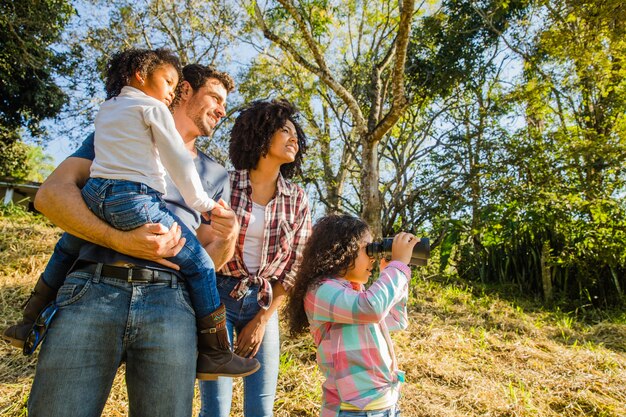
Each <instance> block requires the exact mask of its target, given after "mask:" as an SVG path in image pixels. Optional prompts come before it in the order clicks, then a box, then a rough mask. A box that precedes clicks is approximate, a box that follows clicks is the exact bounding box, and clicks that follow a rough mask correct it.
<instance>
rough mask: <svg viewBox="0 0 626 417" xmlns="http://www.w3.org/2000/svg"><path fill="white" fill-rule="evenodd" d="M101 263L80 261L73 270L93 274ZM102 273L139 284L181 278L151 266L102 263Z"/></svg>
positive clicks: (167, 281)
mask: <svg viewBox="0 0 626 417" xmlns="http://www.w3.org/2000/svg"><path fill="white" fill-rule="evenodd" d="M98 265H99V264H97V263H91V262H84V261H78V262H77V263H76V266H75V267H74V268H73V269H72V272H87V273H90V274H93V273H95V272H96V269H97V267H98ZM100 275H101V276H103V277H107V278H115V279H119V280H120V281H126V282H131V283H139V284H171V283H172V281H173V282H176V281H179V280H180V279H179V278H178V276H177V275H176V274H175V273H173V272H168V271H162V270H159V269H150V268H137V267H132V268H126V267H123V266H113V265H102V269H101V271H100Z"/></svg>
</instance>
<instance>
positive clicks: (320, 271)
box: [285, 214, 370, 335]
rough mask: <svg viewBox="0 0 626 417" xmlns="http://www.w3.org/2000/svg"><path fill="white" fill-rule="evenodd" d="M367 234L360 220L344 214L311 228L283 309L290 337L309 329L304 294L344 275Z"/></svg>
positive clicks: (327, 219)
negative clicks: (325, 280)
mask: <svg viewBox="0 0 626 417" xmlns="http://www.w3.org/2000/svg"><path fill="white" fill-rule="evenodd" d="M369 231H370V228H369V226H368V225H367V223H365V222H364V221H363V220H362V219H360V218H358V217H354V216H350V215H347V214H343V215H339V214H333V215H329V216H326V217H323V218H321V219H320V220H319V221H318V222H317V223H316V224H315V226H313V232H312V234H311V237H309V239H308V240H307V242H306V245H305V247H304V252H303V254H302V263H301V264H300V268H299V269H298V273H297V275H296V280H295V284H294V286H293V288H292V289H291V291H290V293H289V300H288V301H287V305H286V307H285V313H286V315H287V320H288V325H289V332H290V333H291V334H292V335H297V334H300V333H303V332H304V331H306V330H307V328H308V327H309V322H308V320H307V317H306V313H305V311H304V297H305V296H306V293H307V292H308V291H310V290H311V289H313V288H315V287H316V286H318V285H320V284H321V282H322V280H324V279H325V278H328V277H333V276H343V275H344V274H345V273H346V272H347V271H348V268H350V267H352V266H354V262H355V260H356V258H357V256H358V254H359V250H360V248H361V240H362V239H363V236H364V235H365V233H366V232H369Z"/></svg>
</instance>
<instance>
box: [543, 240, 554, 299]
mask: <svg viewBox="0 0 626 417" xmlns="http://www.w3.org/2000/svg"><path fill="white" fill-rule="evenodd" d="M549 259H550V243H549V242H544V244H543V246H542V247H541V261H540V262H541V281H542V287H543V299H544V301H546V302H551V301H552V296H553V293H552V273H551V270H550V265H549V262H548V260H549Z"/></svg>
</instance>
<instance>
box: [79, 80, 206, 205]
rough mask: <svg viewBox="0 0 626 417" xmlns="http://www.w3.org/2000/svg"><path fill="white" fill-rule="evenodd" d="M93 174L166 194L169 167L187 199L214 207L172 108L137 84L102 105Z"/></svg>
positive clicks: (96, 135)
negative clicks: (170, 109) (139, 184)
mask: <svg viewBox="0 0 626 417" xmlns="http://www.w3.org/2000/svg"><path fill="white" fill-rule="evenodd" d="M95 126H96V133H95V141H94V143H95V153H96V158H95V159H94V161H93V163H92V164H91V176H92V177H94V178H108V179H114V180H126V181H133V182H140V183H143V184H146V185H147V186H148V187H150V188H153V189H155V190H157V191H159V192H161V193H165V170H167V173H168V174H169V176H170V178H171V179H172V182H173V183H174V184H175V185H176V188H178V190H179V191H180V194H181V195H182V197H183V199H184V200H185V203H186V204H187V205H188V206H189V207H192V208H193V209H194V210H197V211H199V212H205V211H211V210H212V209H213V207H215V201H213V200H212V199H211V198H210V197H209V195H208V194H207V193H206V192H205V191H204V190H203V188H202V184H201V182H200V177H199V176H198V172H197V171H196V169H195V166H194V163H193V159H192V156H191V154H190V153H189V151H188V150H187V149H186V148H185V145H184V142H183V139H182V137H181V136H180V134H179V133H178V131H177V130H176V126H175V124H174V118H173V117H172V114H171V113H170V111H169V109H168V108H167V106H166V105H165V104H164V103H163V102H161V101H159V100H157V99H155V98H153V97H150V96H148V95H147V94H145V93H144V92H142V91H141V90H138V89H136V88H133V87H130V86H126V87H124V88H122V91H121V93H120V94H119V95H118V96H117V97H114V98H112V99H110V100H107V101H105V102H104V103H102V106H100V110H99V111H98V114H97V115H96V120H95Z"/></svg>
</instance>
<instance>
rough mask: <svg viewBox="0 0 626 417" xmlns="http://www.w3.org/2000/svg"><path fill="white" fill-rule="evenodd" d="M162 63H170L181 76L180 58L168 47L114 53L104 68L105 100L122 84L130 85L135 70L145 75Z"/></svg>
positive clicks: (115, 93) (118, 89)
mask: <svg viewBox="0 0 626 417" xmlns="http://www.w3.org/2000/svg"><path fill="white" fill-rule="evenodd" d="M162 65H171V66H172V67H174V69H176V72H177V73H178V79H179V80H180V79H181V78H182V72H181V68H180V60H179V59H178V57H177V56H176V55H174V53H173V52H172V51H170V50H169V49H165V48H158V49H138V48H130V49H125V50H123V51H120V52H117V53H115V54H114V55H113V56H112V57H111V59H110V60H109V61H108V62H107V66H106V70H105V80H104V85H105V90H106V93H107V100H108V99H110V98H113V97H116V96H118V95H119V94H120V92H121V91H122V88H123V87H124V86H126V85H130V80H131V79H132V78H133V77H134V76H135V73H136V72H137V71H139V73H140V74H141V75H142V76H143V77H147V76H149V75H150V74H151V73H152V72H153V71H154V70H155V69H157V68H159V67H160V66H162Z"/></svg>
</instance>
